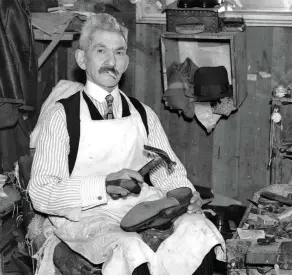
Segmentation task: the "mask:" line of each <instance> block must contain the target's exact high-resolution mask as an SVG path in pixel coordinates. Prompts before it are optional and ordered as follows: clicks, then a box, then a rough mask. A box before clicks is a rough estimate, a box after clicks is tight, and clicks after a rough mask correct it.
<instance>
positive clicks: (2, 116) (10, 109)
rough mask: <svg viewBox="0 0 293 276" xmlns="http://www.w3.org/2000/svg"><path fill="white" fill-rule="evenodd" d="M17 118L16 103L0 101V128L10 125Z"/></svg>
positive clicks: (14, 122) (13, 123)
mask: <svg viewBox="0 0 293 276" xmlns="http://www.w3.org/2000/svg"><path fill="white" fill-rule="evenodd" d="M17 120H18V110H17V108H16V105H14V104H11V103H0V129H2V128H6V127H11V126H13V125H15V124H16V122H17Z"/></svg>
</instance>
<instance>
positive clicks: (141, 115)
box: [129, 97, 149, 136]
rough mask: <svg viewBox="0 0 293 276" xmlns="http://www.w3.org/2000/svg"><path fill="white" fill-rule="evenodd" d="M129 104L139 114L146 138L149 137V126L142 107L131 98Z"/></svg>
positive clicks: (137, 101)
mask: <svg viewBox="0 0 293 276" xmlns="http://www.w3.org/2000/svg"><path fill="white" fill-rule="evenodd" d="M129 99H130V101H131V103H132V104H133V105H134V107H135V108H136V110H137V111H138V113H139V114H140V117H141V119H142V122H143V124H144V126H145V129H146V132H147V136H149V126H148V120H147V114H146V111H145V108H144V107H143V105H142V103H141V102H140V101H139V100H137V99H135V98H132V97H129Z"/></svg>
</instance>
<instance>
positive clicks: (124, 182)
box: [106, 145, 176, 199]
mask: <svg viewBox="0 0 293 276" xmlns="http://www.w3.org/2000/svg"><path fill="white" fill-rule="evenodd" d="M144 149H145V150H148V151H151V152H153V153H156V154H157V155H158V156H155V157H154V158H153V159H152V160H151V161H149V162H148V163H147V164H146V165H144V166H143V167H142V168H141V169H140V170H139V171H138V172H139V173H140V174H141V176H142V177H145V176H146V175H147V174H148V173H149V172H150V171H151V170H152V169H154V168H155V167H156V166H158V165H159V164H161V163H163V162H165V163H166V164H167V167H168V169H169V170H171V169H172V167H173V166H175V165H176V162H174V161H172V160H171V159H170V157H169V155H168V154H167V153H166V152H165V151H163V150H161V149H158V148H154V147H151V146H147V145H144ZM106 185H107V186H108V185H113V186H120V187H122V188H125V189H127V190H129V191H130V190H131V193H134V194H139V193H140V191H141V188H140V186H139V184H138V183H136V182H135V181H133V180H131V179H115V180H110V181H107V182H106ZM111 197H112V198H113V199H118V198H120V197H121V196H120V195H118V194H111Z"/></svg>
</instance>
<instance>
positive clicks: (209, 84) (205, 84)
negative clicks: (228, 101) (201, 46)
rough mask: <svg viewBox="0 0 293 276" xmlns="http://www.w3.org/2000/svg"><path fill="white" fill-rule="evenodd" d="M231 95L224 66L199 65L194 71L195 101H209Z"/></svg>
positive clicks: (230, 87)
mask: <svg viewBox="0 0 293 276" xmlns="http://www.w3.org/2000/svg"><path fill="white" fill-rule="evenodd" d="M231 96H233V89H232V85H230V84H229V79H228V73H227V70H226V68H225V67H224V66H217V67H200V68H198V69H197V70H196V71H195V73H194V97H195V100H196V101H197V102H209V101H214V100H219V99H222V98H225V97H231Z"/></svg>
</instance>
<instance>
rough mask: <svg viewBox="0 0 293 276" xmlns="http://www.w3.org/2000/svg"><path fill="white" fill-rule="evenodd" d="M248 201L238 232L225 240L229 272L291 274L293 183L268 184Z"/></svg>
mask: <svg viewBox="0 0 293 276" xmlns="http://www.w3.org/2000/svg"><path fill="white" fill-rule="evenodd" d="M248 201H249V202H250V205H249V206H248V207H247V209H246V212H245V214H244V216H243V218H242V221H241V223H240V225H239V227H238V228H237V232H235V235H234V236H233V238H232V239H229V240H227V267H228V272H229V274H237V273H240V274H242V272H243V271H245V274H246V272H247V271H249V274H253V275H254V274H259V273H261V274H271V273H273V274H280V271H281V270H285V272H284V273H285V274H287V273H288V274H291V272H288V271H289V270H292V185H291V184H274V185H270V186H269V187H267V188H264V189H261V190H260V191H258V192H256V193H255V194H254V197H253V199H252V200H250V199H248ZM286 271H287V273H286Z"/></svg>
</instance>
